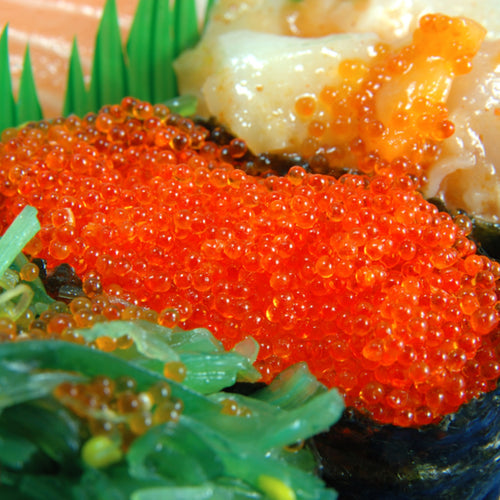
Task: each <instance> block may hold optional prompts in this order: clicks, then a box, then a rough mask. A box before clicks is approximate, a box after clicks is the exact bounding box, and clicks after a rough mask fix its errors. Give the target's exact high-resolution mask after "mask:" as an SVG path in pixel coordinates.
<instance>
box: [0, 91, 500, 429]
mask: <svg viewBox="0 0 500 500" xmlns="http://www.w3.org/2000/svg"><path fill="white" fill-rule="evenodd" d="M244 155H245V145H244V143H243V142H242V141H240V140H238V139H235V140H233V141H232V142H231V143H230V144H229V146H220V145H217V144H216V143H214V142H211V141H210V140H209V132H208V130H207V129H205V128H204V127H202V126H201V125H199V124H195V123H194V122H193V121H191V120H190V119H187V118H182V117H180V116H177V115H173V114H170V113H169V111H168V110H167V109H166V108H165V107H163V106H156V107H153V106H151V105H149V104H147V103H144V102H139V101H135V100H133V99H131V98H127V99H125V100H124V101H123V102H122V104H121V105H115V106H109V107H105V108H103V109H102V110H101V111H100V112H99V113H98V114H97V115H88V116H86V117H85V118H84V119H78V118H75V117H69V118H67V119H58V120H55V121H54V122H52V123H49V122H40V123H31V124H28V125H26V126H25V127H23V128H21V129H19V130H9V131H6V132H5V133H4V135H3V142H2V144H1V146H0V165H1V167H0V175H1V182H0V192H1V196H2V203H1V210H0V220H1V224H2V227H3V229H4V230H5V228H6V227H7V226H8V224H9V223H10V222H12V220H13V219H14V218H15V216H16V215H17V214H18V213H19V211H20V210H21V209H22V207H24V206H25V205H27V204H29V205H33V206H35V207H36V208H37V209H38V210H39V216H40V219H41V224H42V229H41V231H40V233H39V235H38V236H37V237H36V238H35V239H34V240H32V241H31V243H30V244H29V245H28V247H27V248H26V252H27V253H28V254H30V255H31V256H33V257H39V258H44V259H46V260H47V263H48V266H49V267H54V266H57V265H58V264H60V263H62V262H66V263H68V264H70V265H71V266H73V267H74V269H75V270H76V272H77V273H78V274H79V275H80V276H81V277H82V278H83V289H84V291H85V292H86V293H87V294H88V295H89V296H92V295H93V294H97V293H100V292H101V291H105V292H107V293H109V294H112V295H119V296H121V297H122V298H123V299H125V300H127V301H130V302H132V303H135V304H139V305H143V306H147V307H150V308H153V309H155V310H157V311H159V312H160V314H159V316H158V318H159V319H158V321H159V322H160V323H161V324H163V325H166V326H174V325H178V326H181V327H182V328H186V329H191V328H195V327H206V328H208V329H210V330H211V331H212V332H213V333H214V334H215V335H216V336H217V337H218V338H219V339H220V340H221V341H222V342H223V343H224V345H225V346H226V347H227V348H230V347H232V346H233V345H235V344H236V343H237V342H238V341H240V340H241V339H242V338H244V337H246V336H248V335H252V336H253V337H254V338H255V339H256V340H257V341H258V342H259V343H260V344H261V350H260V353H259V358H258V360H257V367H258V368H259V369H260V370H261V371H262V374H263V379H264V380H265V381H269V380H270V379H271V378H272V377H273V376H275V375H276V374H277V373H278V372H279V371H281V370H282V369H283V368H285V367H286V366H289V365H291V364H292V363H295V362H298V361H304V360H305V361H307V362H308V363H309V365H310V368H311V370H312V372H313V373H314V374H315V375H316V376H317V377H318V378H319V380H321V381H322V382H324V383H325V384H326V385H328V386H330V387H337V388H339V389H340V391H341V392H342V393H343V395H344V397H345V400H346V404H347V405H348V406H351V407H355V408H357V409H359V410H361V411H363V412H365V413H367V414H369V415H370V416H371V417H372V418H373V419H374V420H375V421H377V422H380V423H394V424H396V425H400V426H420V425H424V424H427V423H431V422H435V421H438V420H439V419H440V418H441V417H442V416H443V415H445V414H449V413H452V412H454V411H456V410H457V409H458V408H459V406H460V405H461V404H462V403H465V402H467V401H470V400H471V399H472V398H475V397H477V396H479V395H481V394H483V393H485V392H488V391H491V390H492V389H494V388H495V387H496V383H497V379H498V378H499V376H500V363H499V360H498V358H499V357H498V344H499V341H498V334H497V325H498V323H499V313H498V311H497V304H498V295H497V286H498V285H497V284H498V277H499V276H500V265H499V264H498V263H496V262H494V261H492V260H489V259H488V258H486V257H484V256H481V255H478V254H477V253H476V246H475V244H474V243H473V242H472V241H471V240H469V239H468V238H467V235H468V234H469V232H470V230H471V223H470V221H469V220H468V219H467V218H466V217H464V216H458V217H457V218H455V220H453V219H452V217H451V216H450V215H449V214H447V213H443V212H439V211H438V209H437V208H436V207H435V206H434V205H432V204H430V203H428V202H427V201H425V200H424V199H423V198H422V196H421V195H420V194H419V193H418V192H417V191H416V190H415V184H414V181H413V180H412V179H411V178H410V177H408V176H396V175H395V174H394V173H393V171H391V169H390V168H386V169H381V170H380V172H379V173H378V174H377V175H374V176H373V177H367V176H363V175H351V174H349V175H343V176H342V177H340V178H339V179H335V178H334V177H330V176H324V175H319V174H310V173H307V172H306V171H305V170H304V169H303V168H301V167H293V168H291V170H290V171H289V172H288V174H287V175H285V176H283V177H278V176H270V177H267V178H257V177H253V176H250V175H247V174H246V173H245V172H244V171H243V170H241V169H238V168H235V167H233V166H232V165H231V164H230V163H229V162H232V163H234V164H236V165H238V162H240V163H241V162H242V158H243V157H244Z"/></svg>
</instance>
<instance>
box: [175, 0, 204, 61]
mask: <svg viewBox="0 0 500 500" xmlns="http://www.w3.org/2000/svg"><path fill="white" fill-rule="evenodd" d="M173 25H174V26H175V27H176V30H175V33H174V53H175V55H176V56H178V55H180V53H181V52H182V51H184V50H186V49H190V48H191V47H193V46H194V45H195V44H196V42H197V41H198V39H199V32H198V18H197V13H196V2H195V0H177V1H176V2H174V24H173Z"/></svg>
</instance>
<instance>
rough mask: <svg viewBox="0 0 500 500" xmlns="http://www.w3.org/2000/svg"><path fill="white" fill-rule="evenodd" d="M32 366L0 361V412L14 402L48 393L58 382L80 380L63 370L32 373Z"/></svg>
mask: <svg viewBox="0 0 500 500" xmlns="http://www.w3.org/2000/svg"><path fill="white" fill-rule="evenodd" d="M31 369H32V367H31V366H30V365H29V364H28V365H27V364H24V363H18V362H5V361H3V362H0V412H1V411H2V410H3V409H5V408H8V407H9V406H12V405H14V404H19V403H24V402H26V401H31V400H33V399H37V398H41V397H43V396H46V395H48V394H50V393H51V392H52V391H53V390H54V389H55V388H56V387H57V386H58V385H59V384H61V383H62V382H66V381H76V380H81V378H82V377H80V376H76V375H70V374H69V373H65V372H40V373H32V371H31Z"/></svg>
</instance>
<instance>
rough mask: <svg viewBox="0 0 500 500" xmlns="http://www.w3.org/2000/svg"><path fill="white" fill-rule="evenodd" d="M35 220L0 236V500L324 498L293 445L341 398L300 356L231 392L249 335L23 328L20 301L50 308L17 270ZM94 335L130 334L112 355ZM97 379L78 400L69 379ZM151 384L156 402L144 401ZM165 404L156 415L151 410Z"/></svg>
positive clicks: (329, 419)
mask: <svg viewBox="0 0 500 500" xmlns="http://www.w3.org/2000/svg"><path fill="white" fill-rule="evenodd" d="M38 229H39V224H38V221H37V218H36V211H35V209H33V208H32V207H26V208H25V209H24V210H23V211H22V212H21V213H20V215H19V216H18V217H17V218H16V220H15V221H14V223H13V224H12V225H11V226H10V227H9V229H8V230H7V231H6V233H5V235H4V236H3V237H2V238H1V239H0V275H1V276H2V277H1V279H0V286H1V289H2V292H1V294H0V320H2V319H8V320H9V319H10V320H14V321H17V322H18V328H17V332H16V335H15V339H14V340H10V341H4V342H2V343H0V498H2V499H9V498H12V499H14V498H15V499H16V500H19V499H23V498H30V499H33V498H39V499H44V500H45V499H47V498H51V499H54V500H55V499H59V498H60V499H65V500H66V499H70V498H76V499H86V498H88V499H106V500H109V499H121V498H123V499H125V498H132V499H134V500H150V499H151V500H152V499H156V498H162V499H164V498H169V499H179V500H180V499H190V500H196V499H206V498H218V499H260V498H269V499H276V500H293V499H308V498H310V499H334V498H336V493H335V492H334V491H333V490H331V489H330V490H329V489H327V488H326V487H325V486H324V484H323V482H322V481H321V480H320V479H319V478H318V477H317V476H316V475H315V472H316V467H317V464H316V462H315V458H314V454H313V452H312V451H311V450H310V449H309V448H308V447H307V446H301V443H303V442H304V440H306V439H307V438H309V437H311V436H313V435H315V434H317V433H318V432H321V431H324V430H326V429H328V428H329V427H330V426H331V425H332V424H334V423H335V422H336V421H337V420H338V419H339V418H340V416H341V414H342V411H343V408H344V406H343V402H342V399H341V398H340V396H339V395H338V393H337V392H336V391H335V390H327V389H326V388H325V387H324V386H322V385H321V384H319V383H318V382H317V381H316V379H315V378H314V377H313V376H312V375H311V374H310V373H309V371H308V369H307V367H306V365H305V364H299V365H296V366H293V367H291V368H290V369H288V370H286V371H285V372H283V373H282V374H281V375H280V376H279V377H278V378H277V379H276V380H274V381H273V382H272V383H271V384H270V385H269V386H267V387H263V388H262V387H259V386H258V385H256V386H255V385H252V386H251V387H252V388H254V389H255V388H257V389H256V390H254V392H253V393H251V394H250V395H243V394H242V391H239V393H235V392H232V391H231V387H233V388H234V387H235V383H237V382H240V383H241V382H246V383H247V385H248V383H249V382H254V381H255V380H257V379H258V378H259V374H258V372H257V371H256V370H255V369H254V368H253V366H252V361H253V359H254V358H255V356H256V353H257V349H258V346H257V345H256V343H255V341H253V340H252V339H251V338H247V339H246V340H244V341H243V342H242V343H240V344H239V345H237V346H236V347H235V348H234V349H233V350H232V351H229V352H227V351H225V350H224V348H223V347H222V345H221V343H220V342H219V341H217V340H216V339H215V338H214V337H213V336H212V335H211V334H210V333H209V332H208V331H207V330H204V329H197V330H194V331H190V332H184V331H180V330H176V329H173V330H172V329H168V328H164V327H162V326H159V325H157V324H155V323H153V322H149V321H146V320H135V321H123V320H114V321H107V322H102V323H96V324H94V325H93V326H92V327H90V328H87V329H86V328H80V329H78V330H77V331H75V334H77V335H78V336H79V337H80V338H82V339H83V342H80V343H72V342H66V341H62V340H54V339H52V340H50V339H47V340H33V339H32V338H30V337H29V336H27V335H25V334H24V333H23V327H22V326H20V324H19V323H22V322H21V321H20V319H21V318H23V317H25V316H26V311H27V310H31V311H32V313H33V314H34V315H39V314H41V313H43V311H45V310H47V309H50V308H54V307H57V302H56V301H54V300H53V299H51V298H50V297H49V296H48V295H47V294H46V293H45V291H44V288H43V285H42V282H41V281H40V279H39V278H37V279H35V280H33V281H29V282H27V281H23V279H22V278H21V276H22V273H20V271H21V270H22V268H23V266H25V264H26V262H27V260H26V257H25V256H24V255H23V254H22V253H21V250H22V249H23V248H24V246H25V245H26V243H27V242H28V241H29V240H30V239H31V238H32V237H33V236H34V235H35V234H36V232H37V231H38ZM104 337H105V338H115V339H120V338H127V339H129V340H130V341H129V343H128V345H127V348H126V349H116V350H115V351H113V352H104V351H102V350H99V349H96V348H95V347H93V346H94V344H93V341H95V339H97V338H104ZM173 365H175V366H177V367H179V366H181V367H183V369H184V370H185V373H184V372H183V373H182V377H174V379H175V378H177V379H178V380H181V379H182V381H181V382H179V381H176V380H174V379H167V378H166V377H165V374H164V373H165V367H168V366H173ZM177 371H178V372H179V370H177ZM104 380H105V381H107V383H108V384H113V387H114V390H115V392H116V393H118V394H116V399H115V400H114V403H113V404H109V405H107V406H105V407H103V406H98V405H95V404H94V405H93V404H92V399H91V398H90V399H89V398H87V399H84V398H85V393H84V392H82V388H84V387H94V395H95V393H97V392H99V391H98V390H97V389H96V387H97V385H96V381H100V382H101V385H102V383H103V381H104ZM124 381H125V382H126V383H125V382H124ZM120 383H121V384H122V389H121V390H122V391H123V393H126V394H128V396H129V400H128V401H129V404H128V406H127V404H126V402H127V399H126V398H125V397H124V396H123V395H120V393H119V390H120V389H119V384H120ZM130 384H132V386H131V385H130ZM236 385H237V384H236ZM244 385H245V384H244ZM78 388H80V392H78V390H77V389H78ZM228 388H229V389H228ZM131 389H132V390H131ZM159 389H160V392H161V391H163V400H161V398H160V400H158V399H151V394H155V391H156V393H158V390H159ZM165 392H166V393H167V394H165ZM247 392H248V391H247ZM101 393H102V390H101ZM130 394H135V395H138V396H137V397H136V398H135V399H132V402H133V401H135V402H136V406H134V405H133V404H130ZM148 395H149V396H150V397H149V399H148V397H147V396H148ZM120 398H121V399H120ZM138 402H139V403H141V404H139V405H138ZM169 404H170V406H169ZM162 405H163V406H162ZM165 406H167V407H168V408H170V410H169V417H168V418H159V419H158V418H156V417H157V415H158V413H160V414H161V413H162V411H163V413H165V412H164V407H165ZM158 408H160V409H158ZM162 408H163V410H162ZM172 409H177V413H176V412H175V411H172ZM148 412H149V416H150V418H149V419H148V417H147V416H146V417H145V416H144V414H145V413H148ZM137 417H139V419H137ZM134 419H135V420H134ZM134 421H135V422H137V421H139V422H140V425H139V426H138V424H137V423H135V424H134ZM138 427H139V430H137V429H138ZM96 429H101V432H99V431H96Z"/></svg>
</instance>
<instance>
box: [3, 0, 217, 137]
mask: <svg viewBox="0 0 500 500" xmlns="http://www.w3.org/2000/svg"><path fill="white" fill-rule="evenodd" d="M213 3H214V0H209V1H208V3H207V8H206V9H207V10H206V12H205V14H204V18H205V19H207V17H208V13H209V11H210V9H211V8H212V5H213ZM199 37H200V30H199V23H198V16H197V10H196V2H195V0H175V1H174V2H169V1H166V0H139V3H138V6H137V10H136V13H135V16H134V19H133V23H132V27H131V29H130V32H129V36H128V40H127V42H126V44H125V46H123V43H122V39H121V36H120V30H119V24H118V12H117V9H116V2H115V0H107V2H106V4H105V7H104V11H103V14H102V18H101V20H100V24H99V28H98V32H97V36H96V41H95V47H94V57H93V62H92V71H91V75H90V84H89V85H86V84H85V81H84V75H83V71H82V65H81V60H80V55H79V51H78V40H76V39H74V40H73V45H72V50H71V55H70V60H69V69H68V76H67V84H66V92H65V98H64V107H63V115H64V116H67V115H70V114H73V113H74V114H76V115H78V116H83V115H85V114H86V113H88V112H97V111H98V110H99V109H100V108H101V107H102V106H104V105H107V104H115V103H118V102H120V100H121V99H122V98H123V97H126V96H129V95H132V96H134V97H137V98H138V99H141V100H145V101H148V102H152V103H160V102H165V101H169V100H172V99H174V98H175V97H176V96H177V95H178V92H177V82H176V77H175V73H174V70H173V67H172V62H173V61H174V59H175V58H176V57H177V56H178V55H179V54H180V53H181V52H182V51H184V50H185V49H187V48H190V47H192V46H194V45H195V44H196V42H197V41H198V40H199ZM176 102H177V101H176ZM183 104H184V105H186V106H187V109H186V113H189V110H190V109H192V106H191V107H190V105H189V103H186V101H184V103H183ZM0 109H2V113H1V114H0V131H3V130H4V129H6V128H9V127H16V126H18V125H21V124H23V123H26V122H28V121H38V120H41V119H43V113H42V108H41V105H40V102H39V99H38V95H37V89H36V84H35V80H34V78H33V68H32V65H31V56H30V48H29V45H28V46H27V48H26V52H25V56H24V63H23V71H22V73H21V78H20V82H19V92H18V95H17V98H15V97H14V92H13V88H12V77H11V74H10V66H9V45H8V25H7V26H5V27H4V29H3V32H2V34H1V36H0Z"/></svg>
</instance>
